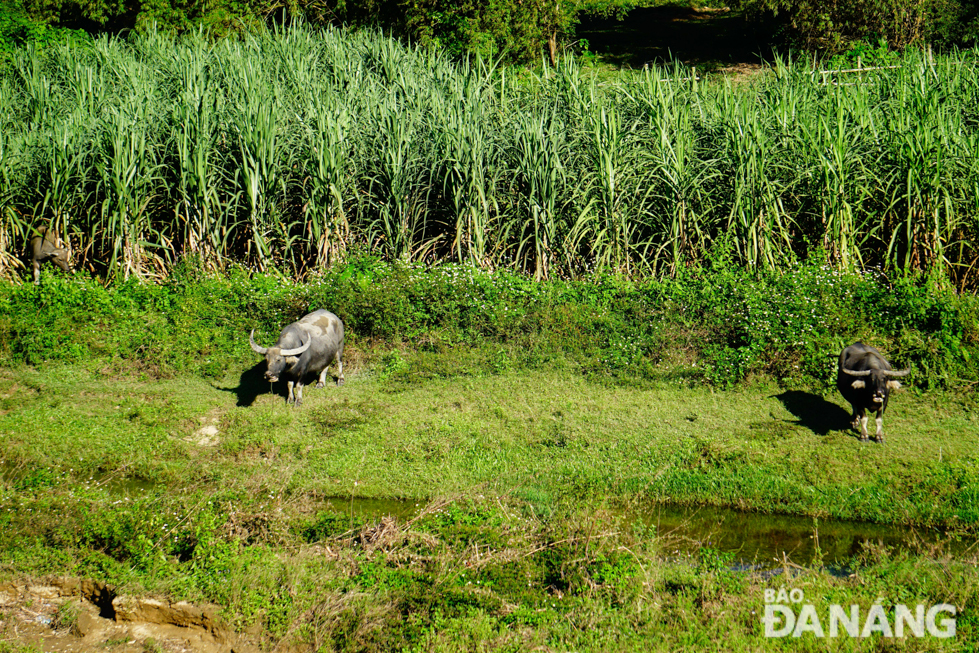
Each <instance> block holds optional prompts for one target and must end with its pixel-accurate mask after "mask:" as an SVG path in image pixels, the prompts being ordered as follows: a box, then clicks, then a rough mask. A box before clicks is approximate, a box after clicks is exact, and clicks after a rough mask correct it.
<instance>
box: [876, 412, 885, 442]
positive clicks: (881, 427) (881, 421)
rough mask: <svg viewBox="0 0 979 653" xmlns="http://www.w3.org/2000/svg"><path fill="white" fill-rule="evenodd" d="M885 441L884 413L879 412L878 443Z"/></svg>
mask: <svg viewBox="0 0 979 653" xmlns="http://www.w3.org/2000/svg"><path fill="white" fill-rule="evenodd" d="M883 441H884V411H882V410H878V411H877V442H883Z"/></svg>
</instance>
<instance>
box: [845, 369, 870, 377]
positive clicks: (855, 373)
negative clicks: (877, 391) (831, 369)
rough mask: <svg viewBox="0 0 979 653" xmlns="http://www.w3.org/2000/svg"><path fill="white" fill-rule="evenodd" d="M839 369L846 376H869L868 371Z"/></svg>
mask: <svg viewBox="0 0 979 653" xmlns="http://www.w3.org/2000/svg"><path fill="white" fill-rule="evenodd" d="M840 369H842V370H843V371H844V372H845V373H846V374H849V375H850V376H870V370H863V371H862V372H858V371H856V370H848V369H846V368H845V367H843V368H840Z"/></svg>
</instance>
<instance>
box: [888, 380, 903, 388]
mask: <svg viewBox="0 0 979 653" xmlns="http://www.w3.org/2000/svg"><path fill="white" fill-rule="evenodd" d="M900 387H901V382H900V381H888V382H887V389H888V390H897V389H898V388H900Z"/></svg>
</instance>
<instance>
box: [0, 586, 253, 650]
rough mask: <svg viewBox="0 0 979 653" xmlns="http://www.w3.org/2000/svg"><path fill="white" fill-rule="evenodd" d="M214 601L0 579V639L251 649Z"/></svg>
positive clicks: (96, 646) (42, 644)
mask: <svg viewBox="0 0 979 653" xmlns="http://www.w3.org/2000/svg"><path fill="white" fill-rule="evenodd" d="M219 609H220V608H219V607H218V606H214V605H195V604H192V603H186V602H173V601H169V600H167V599H153V598H139V597H133V596H122V595H117V594H116V593H115V591H114V590H113V589H112V588H111V587H109V586H107V585H104V584H102V583H99V582H96V581H92V580H89V579H79V578H59V577H54V578H45V579H43V580H38V581H35V580H24V581H13V582H7V583H2V584H0V642H3V641H7V642H16V643H18V644H31V645H34V646H37V647H39V648H40V649H41V650H43V651H52V652H59V653H68V652H69V651H70V652H72V653H89V652H92V653H94V652H96V651H99V652H103V653H104V651H105V650H106V647H107V646H111V647H112V648H111V650H112V651H115V652H117V653H145V652H146V651H168V652H170V653H185V652H186V653H232V652H234V653H251V652H252V651H257V650H258V648H257V646H256V645H255V644H254V643H253V642H249V641H246V640H245V639H244V638H243V637H242V636H241V635H238V634H237V633H235V632H233V631H232V630H231V629H230V628H228V627H227V626H226V625H224V624H223V623H222V621H221V619H220V617H219V616H218V611H219Z"/></svg>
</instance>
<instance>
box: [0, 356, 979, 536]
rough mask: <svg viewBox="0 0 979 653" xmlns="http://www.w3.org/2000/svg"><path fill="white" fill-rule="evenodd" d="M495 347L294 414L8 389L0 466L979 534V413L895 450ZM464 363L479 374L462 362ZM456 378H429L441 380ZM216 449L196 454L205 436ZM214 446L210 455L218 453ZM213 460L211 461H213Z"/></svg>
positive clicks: (763, 402)
mask: <svg viewBox="0 0 979 653" xmlns="http://www.w3.org/2000/svg"><path fill="white" fill-rule="evenodd" d="M494 353H495V352H493V351H492V350H490V351H486V352H476V353H473V352H472V351H471V350H467V351H466V352H449V353H443V354H438V355H432V354H424V353H422V354H417V355H412V356H408V357H406V358H401V359H399V360H400V361H401V362H400V363H399V365H398V368H399V369H397V370H394V371H391V370H390V368H387V369H386V368H384V367H380V368H376V367H375V368H373V369H371V368H365V367H357V366H355V367H354V368H353V369H351V371H350V373H349V374H348V382H347V384H346V385H345V386H343V387H342V388H340V389H337V388H332V389H331V388H328V389H327V390H323V391H311V392H310V398H309V400H308V402H307V405H304V407H303V409H302V410H293V409H291V408H290V407H287V406H286V405H285V403H284V400H283V398H282V397H281V396H279V395H278V394H271V393H269V392H268V388H269V386H268V384H267V383H264V382H263V381H261V379H260V378H258V374H256V373H255V372H253V371H251V370H249V369H242V370H240V371H239V370H234V371H233V372H232V373H231V375H229V376H227V377H223V378H220V379H214V380H202V379H198V378H193V377H186V376H183V375H181V376H178V377H176V378H172V379H168V380H160V381H151V380H146V381H139V380H135V379H127V380H113V379H105V378H99V377H98V376H97V375H93V374H92V373H90V372H88V371H85V370H83V369H79V368H78V367H73V366H55V367H52V368H51V369H50V370H48V371H46V372H44V373H38V372H33V371H30V370H22V371H19V372H18V373H16V374H14V373H11V372H9V371H8V372H6V373H5V374H4V377H3V395H4V397H5V398H4V400H3V405H4V410H5V414H4V415H3V416H2V417H0V432H3V434H4V442H3V445H2V447H3V451H2V454H0V455H2V458H3V460H5V461H7V462H6V464H8V465H14V466H15V467H16V469H17V470H18V471H17V473H16V474H15V475H14V476H15V478H16V480H15V481H12V482H13V483H14V485H17V486H19V487H22V488H24V489H31V488H34V487H38V488H47V487H55V488H57V487H61V486H62V485H64V484H68V485H73V484H77V483H79V482H81V481H83V480H84V479H88V478H90V477H93V476H95V477H102V476H105V475H107V474H108V475H110V476H118V477H121V478H135V479H142V480H146V481H151V482H156V483H163V484H164V485H166V486H177V485H180V484H188V485H189V486H191V487H197V486H201V487H209V486H214V485H216V486H218V487H221V488H222V491H223V492H226V493H228V497H229V499H230V498H234V500H238V499H239V498H241V497H247V496H249V495H250V494H252V493H254V492H261V493H265V490H266V489H267V490H268V491H269V492H271V493H272V494H274V495H282V494H283V493H285V494H298V495H300V496H345V497H350V496H355V497H407V498H412V499H418V500H425V499H429V498H432V497H434V496H447V495H453V494H457V493H469V492H473V491H478V492H483V493H486V494H488V495H493V496H496V495H506V494H510V493H516V495H517V496H520V497H524V498H526V499H527V500H530V501H540V502H542V503H543V504H544V505H547V504H549V503H551V502H556V501H559V500H570V499H582V500H588V501H591V500H594V499H597V498H601V497H611V498H615V499H619V500H621V501H626V500H629V499H637V500H641V501H643V502H654V501H666V502H673V503H685V504H711V505H719V506H733V507H737V508H741V509H746V510H753V511H760V512H785V513H792V514H803V515H815V516H820V517H834V518H841V519H859V520H870V521H882V522H893V523H907V524H920V525H951V526H961V527H965V528H972V529H974V528H975V526H976V523H977V521H979V512H977V511H979V495H977V492H979V470H977V467H976V461H977V459H976V453H975V452H976V451H977V449H979V422H977V421H976V415H975V414H974V412H975V407H976V406H975V402H974V401H968V400H956V399H955V398H954V397H951V396H947V395H942V394H938V393H935V394H932V395H928V396H923V397H921V396H915V395H914V394H911V393H903V394H900V395H898V396H896V397H895V398H894V401H893V406H892V408H891V411H890V412H889V414H888V416H887V419H886V420H885V426H886V427H887V431H888V432H889V433H890V437H889V439H888V441H887V443H886V444H884V445H883V446H880V445H873V444H866V443H861V442H860V441H859V440H858V439H857V437H856V436H855V434H854V433H852V432H851V431H850V430H849V429H848V428H847V426H846V422H847V413H846V411H845V410H844V409H843V408H842V407H841V405H840V403H841V402H840V401H839V399H838V398H837V397H835V396H833V395H830V396H828V397H827V398H823V397H821V396H819V395H816V394H813V393H809V392H803V391H798V390H796V391H783V390H780V389H779V388H777V387H776V386H774V385H772V384H763V383H756V384H751V385H749V386H747V387H744V388H739V389H737V390H730V391H726V392H717V391H714V390H711V389H708V388H689V387H686V384H685V383H679V384H678V383H676V382H674V381H671V380H664V381H663V382H662V383H658V384H654V386H653V387H649V388H630V387H609V386H607V385H604V384H601V383H595V382H592V381H588V380H587V379H584V378H582V377H581V376H580V375H579V374H577V373H575V372H574V371H572V370H570V369H567V368H564V369H562V368H561V366H559V365H558V364H557V363H555V364H553V365H550V366H548V367H547V368H545V369H538V370H534V371H532V372H528V371H515V372H507V371H503V370H501V371H500V372H499V373H486V372H483V371H482V370H479V369H478V368H477V369H476V371H474V372H472V371H469V372H467V371H466V365H467V364H473V363H477V364H478V362H479V358H480V357H482V356H483V355H489V356H492V355H494ZM467 359H468V360H467ZM450 363H451V364H452V366H454V367H457V368H458V369H459V370H460V372H459V373H456V374H452V375H442V374H440V375H439V377H438V378H425V374H424V372H425V370H426V368H428V369H431V366H432V365H435V364H439V365H448V364H450ZM205 427H213V428H210V429H208V430H209V431H214V432H216V433H218V434H220V435H216V436H215V440H216V441H217V442H218V444H217V445H216V446H215V447H214V448H213V449H212V448H207V447H205V448H203V449H202V448H201V446H200V445H199V444H196V442H197V440H199V439H201V438H205V436H204V435H201V433H202V431H201V429H202V428H205ZM205 439H206V438H205ZM205 454H206V455H205Z"/></svg>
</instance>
